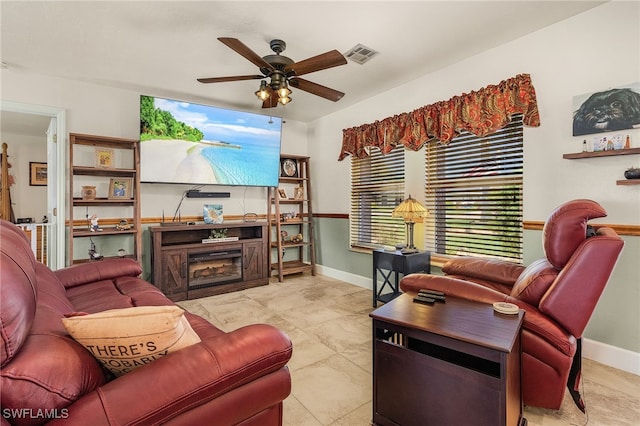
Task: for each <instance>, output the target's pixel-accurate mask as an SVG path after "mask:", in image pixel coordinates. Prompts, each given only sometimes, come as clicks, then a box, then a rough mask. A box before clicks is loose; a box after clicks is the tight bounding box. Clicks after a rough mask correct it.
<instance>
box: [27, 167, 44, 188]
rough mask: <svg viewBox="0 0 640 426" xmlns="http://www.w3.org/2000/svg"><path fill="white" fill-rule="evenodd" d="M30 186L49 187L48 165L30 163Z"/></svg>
mask: <svg viewBox="0 0 640 426" xmlns="http://www.w3.org/2000/svg"><path fill="white" fill-rule="evenodd" d="M29 185H30V186H47V163H35V162H31V161H30V162H29Z"/></svg>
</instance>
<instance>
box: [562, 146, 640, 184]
mask: <svg viewBox="0 0 640 426" xmlns="http://www.w3.org/2000/svg"><path fill="white" fill-rule="evenodd" d="M633 154H640V148H627V149H615V150H613V151H593V152H574V153H570V154H563V155H562V158H564V159H566V160H579V159H582V158H598V157H613V156H617V155H633ZM616 185H640V179H623V180H617V181H616Z"/></svg>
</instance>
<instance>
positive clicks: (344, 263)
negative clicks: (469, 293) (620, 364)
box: [315, 218, 640, 352]
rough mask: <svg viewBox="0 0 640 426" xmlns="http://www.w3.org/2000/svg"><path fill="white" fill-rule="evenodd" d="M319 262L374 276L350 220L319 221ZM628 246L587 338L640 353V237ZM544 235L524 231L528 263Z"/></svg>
mask: <svg viewBox="0 0 640 426" xmlns="http://www.w3.org/2000/svg"><path fill="white" fill-rule="evenodd" d="M315 233H316V256H317V263H318V264H319V265H322V266H323V267H327V268H331V269H334V270H338V271H344V272H347V273H349V274H354V275H359V276H362V277H367V278H371V277H372V263H371V262H372V259H371V255H370V254H365V253H359V252H354V251H351V250H350V249H349V221H348V220H347V219H332V218H321V219H316V222H315ZM623 239H624V241H625V247H624V249H623V251H622V254H621V256H620V259H619V260H618V264H617V265H616V269H615V270H614V272H613V275H612V277H611V280H610V281H609V284H608V285H607V287H606V288H605V290H604V293H603V294H602V297H601V298H600V300H599V302H598V305H597V307H596V310H595V312H594V314H593V316H592V317H591V320H590V322H589V325H588V326H587V329H586V331H585V337H586V338H588V339H591V340H595V341H598V342H601V343H605V344H608V345H612V346H616V347H618V348H622V349H627V350H629V351H632V352H640V264H639V262H638V259H640V237H634V236H623ZM543 255H544V254H543V251H542V232H541V231H529V230H525V231H524V263H525V264H529V263H531V262H532V261H534V260H536V259H539V258H541V257H543Z"/></svg>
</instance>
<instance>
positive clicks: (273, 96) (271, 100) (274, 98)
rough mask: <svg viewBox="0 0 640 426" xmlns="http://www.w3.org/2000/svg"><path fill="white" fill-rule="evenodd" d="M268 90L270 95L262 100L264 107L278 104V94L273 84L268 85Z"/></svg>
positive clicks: (273, 106) (272, 106)
mask: <svg viewBox="0 0 640 426" xmlns="http://www.w3.org/2000/svg"><path fill="white" fill-rule="evenodd" d="M267 91H268V92H269V97H268V98H267V99H265V100H264V101H263V102H262V108H275V107H277V106H278V94H277V93H276V92H275V91H274V90H273V89H272V88H271V86H267Z"/></svg>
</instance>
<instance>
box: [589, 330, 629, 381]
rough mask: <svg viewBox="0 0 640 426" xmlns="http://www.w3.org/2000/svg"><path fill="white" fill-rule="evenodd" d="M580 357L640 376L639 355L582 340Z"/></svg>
mask: <svg viewBox="0 0 640 426" xmlns="http://www.w3.org/2000/svg"><path fill="white" fill-rule="evenodd" d="M582 356H583V357H584V358H589V359H591V360H593V361H596V362H599V363H600V364H604V365H608V366H609V367H613V368H617V369H618V370H623V371H626V372H628V373H632V374H635V375H637V376H640V353H638V352H633V351H630V350H628V349H622V348H618V347H616V346H611V345H608V344H606V343H601V342H597V341H595V340H590V339H586V338H584V339H582Z"/></svg>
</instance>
